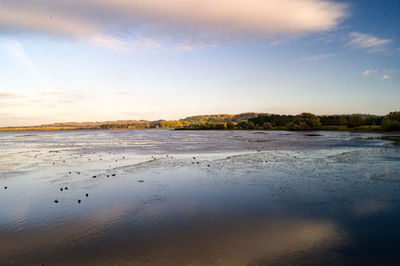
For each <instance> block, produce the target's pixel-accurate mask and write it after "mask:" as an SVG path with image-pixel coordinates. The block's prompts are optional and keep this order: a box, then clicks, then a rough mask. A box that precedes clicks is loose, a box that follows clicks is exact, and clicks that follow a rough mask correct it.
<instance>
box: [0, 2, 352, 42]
mask: <svg viewBox="0 0 400 266" xmlns="http://www.w3.org/2000/svg"><path fill="white" fill-rule="evenodd" d="M346 15H347V6H346V5H344V4H340V3H337V2H334V1H330V0H269V1H260V0H235V1H232V0H204V1H198V0H163V1H159V0H146V1H143V0H130V1H126V0H113V1H109V0H59V1H53V0H42V1H40V4H38V3H37V2H36V1H26V0H12V1H10V0H6V1H2V3H0V28H2V29H3V32H8V33H12V34H15V33H40V34H47V35H59V36H66V37H72V38H75V39H81V40H84V41H86V42H89V43H91V44H94V45H97V46H101V47H106V48H112V49H126V48H127V47H131V46H135V45H137V44H138V43H139V44H142V45H150V46H152V47H153V46H155V47H157V46H159V45H160V44H159V43H160V42H162V41H165V39H167V40H168V41H169V42H170V41H171V40H172V41H173V42H176V43H185V41H187V40H191V41H193V42H194V43H195V44H196V43H197V42H198V41H201V42H203V43H204V42H208V41H209V40H212V41H211V43H215V40H216V39H217V40H224V39H227V38H241V37H244V36H250V37H252V38H266V37H271V36H293V35H295V36H299V35H304V34H308V33H313V32H323V31H328V30H331V29H333V28H335V27H336V26H337V25H338V24H339V23H340V21H341V20H343V19H344V18H345V17H346Z"/></svg>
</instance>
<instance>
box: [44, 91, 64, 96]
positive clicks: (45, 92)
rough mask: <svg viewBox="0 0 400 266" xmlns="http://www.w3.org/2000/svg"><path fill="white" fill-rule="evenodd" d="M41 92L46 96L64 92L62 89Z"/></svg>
mask: <svg viewBox="0 0 400 266" xmlns="http://www.w3.org/2000/svg"><path fill="white" fill-rule="evenodd" d="M41 94H42V95H45V96H53V95H62V94H64V93H62V92H61V91H44V92H42V93H41Z"/></svg>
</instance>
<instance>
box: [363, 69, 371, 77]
mask: <svg viewBox="0 0 400 266" xmlns="http://www.w3.org/2000/svg"><path fill="white" fill-rule="evenodd" d="M371 72H372V70H370V69H367V70H365V71H364V72H363V73H362V74H363V76H364V77H366V76H369V75H370V74H371Z"/></svg>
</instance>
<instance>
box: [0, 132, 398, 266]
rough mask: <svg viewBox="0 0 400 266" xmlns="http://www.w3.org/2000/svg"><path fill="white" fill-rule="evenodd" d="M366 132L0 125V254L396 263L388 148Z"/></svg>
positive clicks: (25, 258) (116, 261)
mask: <svg viewBox="0 0 400 266" xmlns="http://www.w3.org/2000/svg"><path fill="white" fill-rule="evenodd" d="M313 134H314V133H313ZM372 137H373V138H372ZM376 137H380V135H378V134H355V133H347V132H318V134H317V136H314V135H312V134H311V135H309V133H304V132H283V131H282V132H280V131H273V132H261V131H170V130H118V131H62V132H17V133H16V132H10V133H6V132H4V133H1V134H0V202H1V204H0V240H1V241H0V265H40V264H44V265H299V264H300V265H301V264H321V265H329V264H335V265H337V264H339V265H342V264H352V265H354V264H360V265H376V264H387V265H391V264H392V265H397V264H398V263H399V262H400V255H399V253H398V250H399V248H400V227H399V226H398V225H399V224H400V208H399V207H400V201H399V200H400V174H399V173H400V147H398V146H394V145H392V143H391V142H390V141H385V140H380V139H379V138H376ZM193 157H194V158H195V159H194V158H193ZM113 174H114V175H115V176H113ZM107 175H108V177H107ZM93 176H96V178H93ZM6 186H7V189H4V187H6ZM65 187H67V188H68V190H65ZM60 188H63V191H60ZM86 193H88V197H86ZM55 200H58V203H55V202H54V201H55ZM78 200H81V202H80V203H78Z"/></svg>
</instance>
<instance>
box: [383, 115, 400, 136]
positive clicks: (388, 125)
mask: <svg viewBox="0 0 400 266" xmlns="http://www.w3.org/2000/svg"><path fill="white" fill-rule="evenodd" d="M381 129H382V130H383V131H400V112H391V113H389V114H387V115H386V116H385V117H384V118H383V120H382V124H381Z"/></svg>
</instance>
